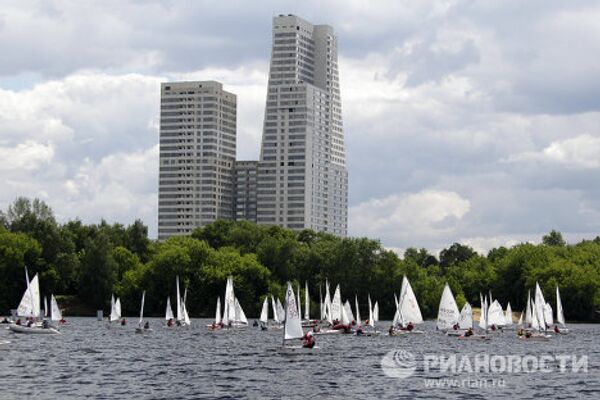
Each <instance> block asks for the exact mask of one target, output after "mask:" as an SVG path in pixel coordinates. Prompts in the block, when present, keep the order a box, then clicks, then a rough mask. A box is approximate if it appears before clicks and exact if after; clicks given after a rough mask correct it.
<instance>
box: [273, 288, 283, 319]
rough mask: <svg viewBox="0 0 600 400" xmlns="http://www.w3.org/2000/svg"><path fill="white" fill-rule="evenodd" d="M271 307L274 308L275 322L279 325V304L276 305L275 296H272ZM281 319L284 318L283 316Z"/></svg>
mask: <svg viewBox="0 0 600 400" xmlns="http://www.w3.org/2000/svg"><path fill="white" fill-rule="evenodd" d="M271 307H272V308H273V321H275V322H277V323H279V322H281V319H280V317H279V313H278V312H277V304H275V298H274V297H273V295H271ZM281 317H283V315H282V316H281Z"/></svg>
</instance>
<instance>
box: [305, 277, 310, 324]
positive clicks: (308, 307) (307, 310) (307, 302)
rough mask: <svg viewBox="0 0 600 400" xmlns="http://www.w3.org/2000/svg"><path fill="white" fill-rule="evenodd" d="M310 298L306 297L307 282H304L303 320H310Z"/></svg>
mask: <svg viewBox="0 0 600 400" xmlns="http://www.w3.org/2000/svg"><path fill="white" fill-rule="evenodd" d="M309 309H310V297H309V296H308V281H305V282H304V319H305V320H307V321H308V320H309V319H310V313H309Z"/></svg>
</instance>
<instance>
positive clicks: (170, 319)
mask: <svg viewBox="0 0 600 400" xmlns="http://www.w3.org/2000/svg"><path fill="white" fill-rule="evenodd" d="M173 324H174V322H173V318H169V320H168V321H167V326H168V327H169V328H170V327H172V326H173Z"/></svg>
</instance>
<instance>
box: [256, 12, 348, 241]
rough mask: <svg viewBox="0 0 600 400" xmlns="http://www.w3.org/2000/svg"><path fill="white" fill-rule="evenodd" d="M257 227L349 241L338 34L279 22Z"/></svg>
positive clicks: (289, 19)
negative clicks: (275, 227) (315, 233)
mask: <svg viewBox="0 0 600 400" xmlns="http://www.w3.org/2000/svg"><path fill="white" fill-rule="evenodd" d="M257 222H258V223H260V224H274V225H280V226H284V227H288V228H292V229H295V230H300V229H304V228H310V229H314V230H316V231H325V232H330V233H333V234H336V235H340V236H345V235H346V234H347V229H348V172H347V169H346V151H345V146H344V133H343V128H342V110H341V100H340V87H339V77H338V57H337V38H336V36H335V34H334V32H333V28H331V27H330V26H327V25H312V24H310V23H308V22H307V21H305V20H303V19H302V18H299V17H296V16H294V15H286V16H284V15H280V16H277V17H274V18H273V47H272V53H271V65H270V73H269V85H268V91H267V102H266V110H265V119H264V128H263V137H262V145H261V152H260V161H259V164H258V183H257Z"/></svg>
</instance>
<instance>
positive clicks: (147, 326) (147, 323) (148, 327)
mask: <svg viewBox="0 0 600 400" xmlns="http://www.w3.org/2000/svg"><path fill="white" fill-rule="evenodd" d="M144 329H146V330H148V329H150V323H149V322H148V321H146V323H145V324H144Z"/></svg>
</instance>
